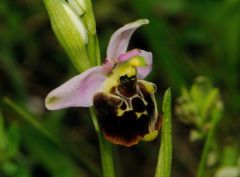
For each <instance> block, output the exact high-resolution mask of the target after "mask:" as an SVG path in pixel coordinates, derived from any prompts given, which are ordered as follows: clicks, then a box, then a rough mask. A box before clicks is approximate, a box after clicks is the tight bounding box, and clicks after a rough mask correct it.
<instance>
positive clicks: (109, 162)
mask: <svg viewBox="0 0 240 177" xmlns="http://www.w3.org/2000/svg"><path fill="white" fill-rule="evenodd" d="M89 110H90V114H91V117H92V120H93V124H94V127H95V130H96V132H97V135H98V141H99V145H100V153H101V161H102V170H103V177H115V172H114V164H113V156H112V146H111V144H110V143H109V142H108V141H106V140H105V138H104V136H103V134H102V132H101V131H100V128H99V124H98V121H97V117H96V113H95V111H94V109H93V108H92V107H91V108H89Z"/></svg>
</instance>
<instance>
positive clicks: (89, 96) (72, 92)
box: [45, 66, 106, 110]
mask: <svg viewBox="0 0 240 177" xmlns="http://www.w3.org/2000/svg"><path fill="white" fill-rule="evenodd" d="M105 80H106V76H105V75H104V73H103V68H102V66H98V67H93V68H91V69H88V70H87V71H85V72H83V73H82V74H79V75H77V76H75V77H73V78H72V79H70V80H69V81H67V82H65V83H64V84H62V85H61V86H59V87H58V88H56V89H54V90H53V91H51V92H50V93H49V94H48V95H47V97H46V99H45V105H46V107H47V108H48V109H49V110H55V109H62V108H67V107H89V106H92V105H93V96H94V95H95V93H96V92H97V91H98V90H99V89H100V88H101V87H102V85H103V82H104V81H105Z"/></svg>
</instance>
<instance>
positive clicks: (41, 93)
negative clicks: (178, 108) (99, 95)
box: [0, 0, 240, 177]
mask: <svg viewBox="0 0 240 177" xmlns="http://www.w3.org/2000/svg"><path fill="white" fill-rule="evenodd" d="M93 7H94V11H95V17H96V22H97V30H98V36H99V41H100V46H101V54H102V59H104V57H105V51H106V47H107V44H108V40H109V38H110V36H111V34H112V33H113V32H114V31H115V30H116V29H118V28H119V27H121V26H122V25H124V24H126V23H128V22H131V21H134V20H136V19H139V18H148V19H149V20H150V24H149V25H147V26H144V27H142V28H141V29H140V30H138V31H137V32H136V33H135V34H134V36H133V38H132V40H131V43H130V46H129V48H140V49H145V50H148V51H152V53H153V55H154V65H153V72H152V73H151V74H150V76H148V78H147V80H149V81H151V82H154V83H156V85H157V87H158V92H157V94H156V98H157V101H158V102H159V108H160V105H161V102H162V100H161V99H162V96H163V93H164V91H165V90H166V89H167V88H168V87H171V88H172V94H173V106H174V107H175V104H176V99H177V98H178V97H180V95H181V89H182V88H183V87H186V88H187V89H189V88H190V87H191V85H192V84H193V82H194V80H195V78H196V77H198V76H204V77H205V78H208V79H209V80H210V82H211V83H212V84H213V86H214V87H217V88H218V89H219V90H220V93H221V99H222V101H223V104H224V115H223V117H222V119H221V122H220V124H219V126H218V128H217V131H216V136H215V141H214V144H213V148H212V153H211V154H209V158H208V162H209V163H208V171H207V174H206V175H207V177H208V176H209V177H212V176H216V175H217V174H216V173H217V172H218V171H219V169H222V168H223V167H225V166H227V167H232V168H235V167H236V169H239V168H240V155H239V154H240V150H239V143H240V141H239V140H240V70H239V67H240V1H239V0H218V1H217V0H195V1H193V0H130V1H129V0H114V1H111V0H95V1H93ZM76 74H77V71H76V70H75V69H74V68H73V65H72V64H71V62H70V60H69V59H68V57H67V56H66V53H65V52H64V51H63V49H62V48H61V46H60V45H59V44H58V42H57V40H56V38H55V36H54V34H53V32H52V30H51V26H50V22H49V17H48V14H47V12H46V9H45V7H44V4H43V2H42V1H39V0H11V1H9V0H1V1H0V177H88V176H94V177H95V176H96V177H98V176H101V163H100V157H99V148H98V140H97V136H96V133H95V131H94V128H93V124H92V121H91V119H90V117H89V112H88V110H87V109H84V108H70V109H66V110H60V111H47V110H46V109H45V107H44V99H45V96H46V94H47V93H48V92H49V91H51V90H52V89H54V88H56V87H57V86H58V85H60V84H61V83H63V82H64V81H66V80H67V79H69V78H71V77H72V76H74V75H76ZM174 110H175V109H173V111H174ZM173 114H174V116H173V147H174V155H173V166H172V176H174V177H193V176H195V175H196V171H197V167H198V163H199V159H200V156H201V152H202V149H203V143H204V138H203V139H200V140H198V141H194V142H191V141H190V140H189V134H190V131H191V130H192V129H194V125H191V124H190V125H186V124H184V123H182V122H181V121H179V119H178V116H177V115H176V114H175V113H173ZM158 148H159V139H157V140H155V141H153V142H151V143H145V142H141V143H140V144H139V145H137V146H134V147H131V148H124V147H120V146H115V145H114V146H113V149H114V156H115V164H116V171H117V176H119V177H120V176H121V177H130V176H134V177H141V176H142V177H150V176H154V173H155V166H156V162H157V153H158ZM211 155H212V156H211ZM239 173H240V172H239ZM229 174H231V173H228V176H226V177H237V176H229ZM238 175H239V174H238ZM217 177H219V176H217ZM238 177H239V176H238Z"/></svg>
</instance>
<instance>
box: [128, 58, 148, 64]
mask: <svg viewBox="0 0 240 177" xmlns="http://www.w3.org/2000/svg"><path fill="white" fill-rule="evenodd" d="M127 63H129V64H130V65H131V66H134V67H138V66H147V63H146V61H145V59H144V58H143V57H141V56H135V57H133V58H131V59H130V60H128V61H127Z"/></svg>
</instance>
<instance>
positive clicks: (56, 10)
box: [44, 0, 90, 72]
mask: <svg viewBox="0 0 240 177" xmlns="http://www.w3.org/2000/svg"><path fill="white" fill-rule="evenodd" d="M44 4H45V6H46V8H47V11H48V14H49V16H50V19H51V25H52V28H53V31H54V33H55V35H56V36H57V38H58V40H59V42H60V43H61V45H62V46H63V48H64V49H65V50H66V52H67V54H68V56H69V57H70V59H71V60H72V62H73V64H74V66H75V67H76V68H77V69H78V71H79V72H83V71H84V70H86V69H88V68H89V67H90V62H89V59H88V55H87V50H86V45H87V44H88V31H87V29H86V27H85V25H84V23H83V21H82V19H81V18H80V16H78V14H77V13H76V12H75V11H76V9H75V11H74V10H73V8H72V7H71V6H70V4H68V3H67V2H66V1H64V0H44Z"/></svg>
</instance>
